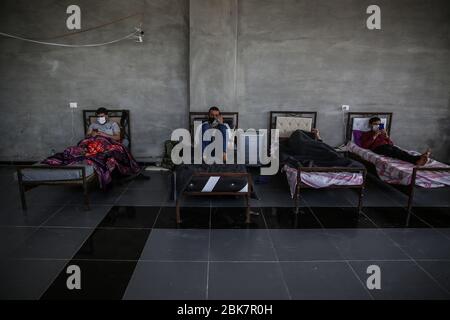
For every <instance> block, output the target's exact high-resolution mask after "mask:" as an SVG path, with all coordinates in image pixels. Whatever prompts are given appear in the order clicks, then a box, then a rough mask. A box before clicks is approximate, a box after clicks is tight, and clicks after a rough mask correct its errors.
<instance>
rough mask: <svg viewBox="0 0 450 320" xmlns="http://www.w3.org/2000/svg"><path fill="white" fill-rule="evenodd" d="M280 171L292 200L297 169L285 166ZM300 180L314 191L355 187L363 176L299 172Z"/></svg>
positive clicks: (343, 173)
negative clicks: (284, 177)
mask: <svg viewBox="0 0 450 320" xmlns="http://www.w3.org/2000/svg"><path fill="white" fill-rule="evenodd" d="M282 170H283V171H284V172H285V173H286V177H287V180H288V183H289V188H290V191H291V197H292V198H294V195H295V190H296V188H297V169H296V168H292V167H291V166H289V165H287V164H286V165H284V167H283V169H282ZM300 179H301V182H302V183H304V184H306V185H307V186H309V187H311V188H315V189H319V188H326V187H330V186H357V185H361V184H362V183H363V182H364V177H363V174H362V173H359V172H301V174H300Z"/></svg>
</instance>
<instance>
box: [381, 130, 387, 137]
mask: <svg viewBox="0 0 450 320" xmlns="http://www.w3.org/2000/svg"><path fill="white" fill-rule="evenodd" d="M380 133H381V134H382V135H384V136H386V138H389V136H388V134H387V132H386V130H385V129H382V130H380Z"/></svg>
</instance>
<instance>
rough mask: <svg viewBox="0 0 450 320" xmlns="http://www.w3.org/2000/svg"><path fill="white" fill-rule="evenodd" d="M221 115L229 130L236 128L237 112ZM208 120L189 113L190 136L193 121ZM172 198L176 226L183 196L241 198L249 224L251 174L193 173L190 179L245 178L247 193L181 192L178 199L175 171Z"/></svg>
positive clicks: (201, 115) (197, 114) (192, 131)
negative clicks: (229, 127)
mask: <svg viewBox="0 0 450 320" xmlns="http://www.w3.org/2000/svg"><path fill="white" fill-rule="evenodd" d="M221 115H222V116H223V119H224V122H227V123H229V122H231V123H232V124H233V127H232V128H231V129H235V128H237V127H238V121H239V113H238V112H221ZM207 118H208V112H190V113H189V130H190V132H191V136H192V135H193V134H194V121H206V120H207ZM172 174H173V187H172V188H173V197H174V199H175V201H176V209H175V211H176V222H177V224H180V223H181V222H182V220H181V213H180V209H181V201H182V200H183V198H184V197H185V196H243V197H245V200H246V218H245V223H250V196H251V194H252V191H253V182H252V177H251V174H250V173H248V172H246V173H244V172H194V173H193V175H192V177H196V176H197V177H198V176H202V177H213V176H215V177H245V178H246V179H247V192H231V191H230V192H223V191H220V192H214V191H211V192H200V191H195V192H190V191H185V190H181V193H180V197H179V198H177V197H176V193H177V190H176V181H177V177H176V171H175V170H174V171H173V173H172Z"/></svg>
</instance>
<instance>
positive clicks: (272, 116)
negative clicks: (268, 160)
mask: <svg viewBox="0 0 450 320" xmlns="http://www.w3.org/2000/svg"><path fill="white" fill-rule="evenodd" d="M277 116H284V117H299V118H312V128H315V127H316V125H317V112H314V111H271V112H270V120H269V125H270V128H271V129H276V117H277ZM280 141H281V138H280ZM302 172H317V173H318V172H334V173H339V172H354V173H361V174H362V176H363V182H362V184H360V185H331V186H328V187H324V188H320V189H357V190H359V195H358V206H357V210H358V216H359V214H360V213H361V210H362V199H363V196H364V189H365V185H366V173H367V170H366V169H360V168H347V167H303V166H299V167H298V168H297V185H296V188H295V193H294V206H295V213H298V212H299V199H300V190H301V189H315V188H312V187H310V186H309V185H307V184H305V183H303V182H302V181H301V173H302Z"/></svg>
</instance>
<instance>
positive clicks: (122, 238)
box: [73, 228, 151, 260]
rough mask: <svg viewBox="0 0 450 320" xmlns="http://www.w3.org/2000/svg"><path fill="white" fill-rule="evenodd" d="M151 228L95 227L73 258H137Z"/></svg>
mask: <svg viewBox="0 0 450 320" xmlns="http://www.w3.org/2000/svg"><path fill="white" fill-rule="evenodd" d="M150 231H151V229H119V228H114V229H95V230H94V232H93V233H92V234H91V235H90V237H89V238H88V239H87V240H86V241H85V242H84V244H83V246H82V247H81V248H80V250H79V251H78V252H77V253H76V254H75V256H74V257H73V259H75V260H79V259H89V260H95V259H106V260H139V257H140V256H141V252H142V249H143V248H144V245H145V243H146V242H147V239H148V236H149V234H150Z"/></svg>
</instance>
